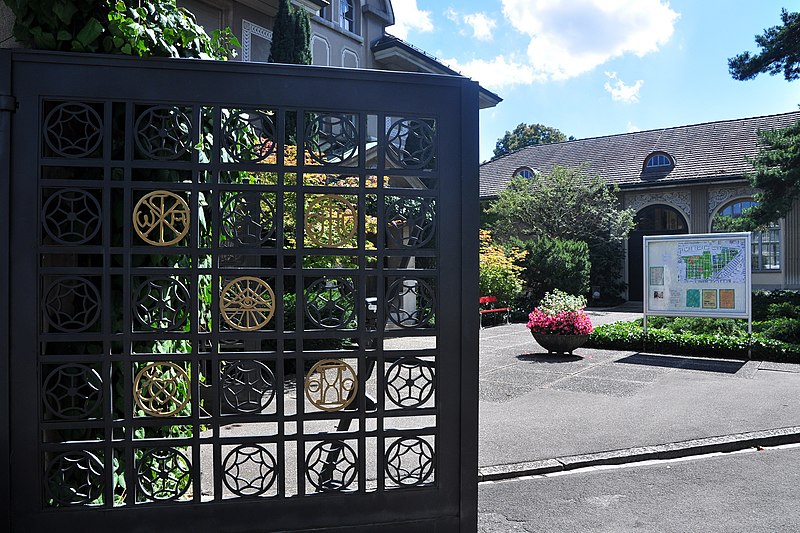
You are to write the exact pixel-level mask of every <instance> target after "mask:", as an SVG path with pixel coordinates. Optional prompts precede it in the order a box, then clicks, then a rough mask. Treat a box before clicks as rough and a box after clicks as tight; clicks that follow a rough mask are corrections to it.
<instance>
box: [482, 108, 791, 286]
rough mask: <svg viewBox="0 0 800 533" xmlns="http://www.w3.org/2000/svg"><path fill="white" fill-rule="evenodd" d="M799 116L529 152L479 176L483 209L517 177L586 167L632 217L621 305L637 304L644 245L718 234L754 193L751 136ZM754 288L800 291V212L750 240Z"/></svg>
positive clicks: (646, 133)
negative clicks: (649, 240)
mask: <svg viewBox="0 0 800 533" xmlns="http://www.w3.org/2000/svg"><path fill="white" fill-rule="evenodd" d="M798 120H800V112H792V113H783V114H778V115H770V116H762V117H751V118H744V119H737V120H726V121H719V122H709V123H704V124H694V125H689V126H679V127H673V128H663V129H658V130H650V131H642V132H635V133H626V134H621V135H609V136H606V137H595V138H590V139H579V140H575V141H568V142H563V143H556V144H549V145H541V146H529V147H527V148H523V149H521V150H518V151H516V152H513V153H511V154H508V155H506V156H503V157H500V158H497V159H494V160H492V161H489V162H487V163H484V164H483V165H482V166H481V200H482V201H490V200H491V199H493V198H496V197H497V196H498V195H499V194H500V192H501V191H502V190H503V189H504V188H505V187H506V186H507V185H508V183H509V181H510V180H511V178H512V177H513V176H515V175H520V176H523V177H525V176H527V177H531V176H533V175H534V174H536V173H538V172H544V173H547V172H550V171H551V170H552V168H553V166H554V165H560V166H565V167H580V166H585V168H586V172H587V173H588V174H590V175H599V176H601V177H602V178H603V179H605V180H606V181H607V182H608V183H609V184H613V185H616V186H618V187H619V190H620V201H621V203H622V205H623V206H624V207H628V208H631V209H633V210H634V211H635V212H636V227H635V229H634V231H633V232H632V233H631V235H630V237H629V239H628V245H627V258H626V261H625V265H624V276H625V281H626V283H628V294H627V296H628V299H630V300H637V301H638V300H641V299H642V237H643V236H645V235H666V234H682V233H710V232H717V231H724V230H725V224H724V222H725V217H737V216H741V214H742V211H743V210H744V209H747V208H748V207H750V206H752V205H753V203H754V199H753V195H754V194H755V192H756V191H755V190H754V189H753V188H752V187H751V186H750V184H749V182H748V180H747V177H746V175H747V173H748V172H751V171H752V170H753V168H752V166H751V165H750V164H749V163H748V158H752V157H754V156H755V155H756V154H757V153H758V151H759V144H758V137H757V132H758V130H768V129H775V128H784V127H787V126H789V125H791V124H794V123H796V122H797V121H798ZM752 260H753V278H752V279H753V287H754V288H755V289H768V288H800V205H796V206H795V208H794V209H792V211H791V212H790V213H789V214H788V216H786V218H784V219H782V220H781V221H780V222H778V223H775V224H772V225H771V226H770V227H768V228H765V229H764V230H762V231H756V232H754V233H753V250H752Z"/></svg>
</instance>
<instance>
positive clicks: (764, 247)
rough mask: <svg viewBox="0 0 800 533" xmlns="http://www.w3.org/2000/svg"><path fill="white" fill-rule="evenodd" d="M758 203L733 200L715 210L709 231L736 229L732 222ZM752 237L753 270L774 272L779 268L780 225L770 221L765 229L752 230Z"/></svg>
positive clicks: (717, 231)
mask: <svg viewBox="0 0 800 533" xmlns="http://www.w3.org/2000/svg"><path fill="white" fill-rule="evenodd" d="M756 205H758V202H756V201H754V200H750V199H746V200H734V201H733V202H731V203H729V204H726V205H725V206H723V208H722V209H720V210H719V211H717V214H715V215H714V218H713V219H712V220H711V231H713V232H715V233H719V232H726V231H731V230H734V229H736V228H735V224H734V223H733V222H732V221H733V220H734V219H737V218H739V217H741V216H742V215H743V214H744V212H745V211H746V210H747V209H749V208H751V207H754V206H756ZM751 235H752V237H751V239H752V245H753V250H752V257H753V259H752V260H753V271H754V272H770V271H772V272H774V271H776V270H780V268H781V226H780V224H778V223H776V222H772V223H770V224H769V225H768V226H767V227H766V228H765V229H763V230H758V231H754V232H753V233H751Z"/></svg>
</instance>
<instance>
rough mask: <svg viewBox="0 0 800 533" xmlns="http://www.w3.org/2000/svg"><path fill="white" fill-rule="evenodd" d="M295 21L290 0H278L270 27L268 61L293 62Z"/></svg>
mask: <svg viewBox="0 0 800 533" xmlns="http://www.w3.org/2000/svg"><path fill="white" fill-rule="evenodd" d="M294 57H295V22H294V8H293V7H292V4H291V2H290V0H280V2H279V3H278V14H277V15H276V17H275V25H274V26H273V27H272V46H271V47H270V50H269V62H270V63H294Z"/></svg>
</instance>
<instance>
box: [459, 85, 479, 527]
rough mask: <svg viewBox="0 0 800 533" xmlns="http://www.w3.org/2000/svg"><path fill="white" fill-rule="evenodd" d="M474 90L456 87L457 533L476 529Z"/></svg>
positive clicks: (475, 87)
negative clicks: (458, 109) (459, 251)
mask: <svg viewBox="0 0 800 533" xmlns="http://www.w3.org/2000/svg"><path fill="white" fill-rule="evenodd" d="M478 128H479V119H478V84H477V83H474V82H464V83H462V85H461V131H462V132H474V134H470V133H462V135H461V249H462V256H461V259H462V262H461V320H462V324H463V325H462V327H461V460H462V465H469V467H466V466H462V468H461V499H460V500H461V517H460V529H461V531H462V532H464V533H467V532H473V531H477V529H478V367H479V357H480V353H479V350H478V344H479V331H480V323H479V319H480V315H478V313H476V312H475V308H476V306H477V302H478V298H479V296H480V294H479V293H480V289H479V287H478V268H479V260H478V248H479V247H478V229H479V214H480V199H479V196H480V195H479V191H478V188H479V187H478V181H479V179H478V175H479V168H480V165H479V158H478V144H479V143H478V135H477V132H478Z"/></svg>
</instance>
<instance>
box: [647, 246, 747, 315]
mask: <svg viewBox="0 0 800 533" xmlns="http://www.w3.org/2000/svg"><path fill="white" fill-rule="evenodd" d="M749 250H750V234H749V233H715V234H704V235H664V236H646V237H644V263H645V264H644V269H645V273H644V274H645V275H644V289H645V290H644V294H645V298H644V306H645V313H646V314H653V315H667V316H683V315H687V316H710V317H711V316H716V317H733V318H747V316H749V313H750V286H751V280H750V252H749Z"/></svg>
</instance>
